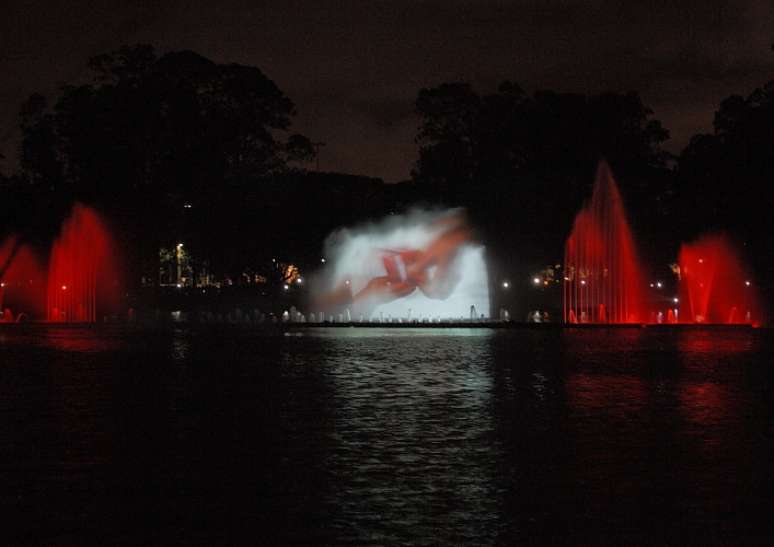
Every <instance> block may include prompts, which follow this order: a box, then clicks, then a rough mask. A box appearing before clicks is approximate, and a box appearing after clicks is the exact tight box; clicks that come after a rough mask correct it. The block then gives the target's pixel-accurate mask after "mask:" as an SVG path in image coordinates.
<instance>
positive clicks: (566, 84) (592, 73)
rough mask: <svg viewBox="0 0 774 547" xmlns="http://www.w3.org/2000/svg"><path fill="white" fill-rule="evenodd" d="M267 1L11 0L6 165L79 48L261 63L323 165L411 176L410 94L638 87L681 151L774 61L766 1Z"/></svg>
mask: <svg viewBox="0 0 774 547" xmlns="http://www.w3.org/2000/svg"><path fill="white" fill-rule="evenodd" d="M272 4H273V3H260V4H250V5H241V4H240V3H239V2H231V1H229V2H225V3H221V4H219V5H218V6H217V7H215V6H203V5H197V6H189V5H188V4H185V5H184V4H182V3H177V4H173V5H166V6H164V7H155V6H153V7H150V6H146V7H140V8H136V7H130V6H120V7H115V8H113V9H109V8H94V7H90V6H86V5H81V6H73V5H72V4H70V5H68V6H67V7H59V8H56V7H55V8H52V7H49V6H45V5H41V4H37V5H36V4H34V3H24V4H22V3H21V2H13V3H12V5H11V6H10V8H9V9H7V10H6V17H4V18H3V20H2V21H0V37H2V38H0V41H1V42H0V51H3V52H4V53H3V54H2V55H0V70H2V73H3V74H5V75H6V77H5V78H3V81H2V83H0V153H2V154H4V155H5V156H6V159H5V160H4V161H3V164H2V171H4V172H6V173H8V172H13V171H15V170H16V167H17V166H16V163H17V162H16V155H17V153H16V147H17V146H18V139H19V132H18V129H17V125H18V110H19V107H20V105H21V103H22V101H23V100H24V99H25V98H26V97H28V96H29V95H30V94H31V93H34V92H42V93H44V94H46V95H47V96H49V97H51V98H53V97H54V96H55V95H56V93H57V88H58V87H59V86H60V85H62V84H64V83H81V82H83V81H84V80H85V79H86V78H87V77H88V74H89V72H88V68H87V66H86V60H87V58H89V57H90V56H93V55H97V54H100V53H105V52H109V51H112V50H115V49H117V48H118V47H120V46H121V45H124V44H133V43H149V44H152V45H154V46H155V47H156V48H157V50H158V51H159V53H162V54H163V53H166V52H168V51H175V50H192V51H196V52H197V53H200V54H202V55H204V56H206V57H208V58H211V59H212V60H214V61H216V62H219V63H232V62H233V63H239V64H244V65H250V66H257V67H258V68H260V69H261V70H262V71H263V72H264V73H265V74H266V75H267V76H268V77H269V78H271V79H272V80H274V81H275V82H276V83H277V85H278V86H279V87H280V88H281V89H282V90H283V91H285V92H286V93H287V95H288V96H289V97H290V98H291V99H292V100H293V102H294V103H295V105H296V109H297V111H298V115H297V116H296V117H295V119H294V120H293V125H292V127H291V129H292V130H293V131H297V132H300V133H303V134H305V135H308V136H309V137H310V138H312V139H313V140H320V141H323V142H325V143H326V146H325V147H324V148H323V149H322V151H321V154H320V167H321V169H322V170H323V171H337V172H345V173H356V174H363V175H369V176H374V177H379V178H382V179H384V180H385V181H387V182H397V181H400V180H405V179H407V178H408V177H409V173H410V170H411V168H412V166H413V165H414V162H415V161H416V159H417V152H418V147H417V145H416V144H415V142H414V138H415V136H416V133H417V128H418V125H419V118H418V116H417V115H416V114H415V112H414V101H415V100H416V97H417V93H418V92H419V90H420V89H422V88H425V87H431V86H436V85H438V84H440V83H442V82H445V81H455V80H465V81H469V82H470V83H471V84H472V85H473V86H474V87H475V88H476V89H477V91H479V92H480V93H489V92H492V91H494V90H495V89H496V86H497V84H498V83H499V82H500V81H502V80H506V79H508V80H511V81H514V82H516V83H518V84H519V85H521V86H522V87H524V89H525V90H526V91H527V92H528V93H532V92H534V91H536V90H538V89H551V90H556V91H560V92H578V93H583V94H595V93H600V92H603V91H616V92H626V91H629V90H634V91H637V92H638V93H639V94H640V96H641V97H642V99H643V102H644V103H645V104H646V105H647V106H649V107H650V108H652V109H653V111H654V116H653V117H654V118H655V119H658V120H661V121H662V123H663V125H664V126H665V127H666V128H667V129H668V130H669V131H670V133H671V138H670V139H669V140H668V141H667V142H666V143H665V148H666V149H667V150H668V151H670V152H672V153H679V152H680V151H681V150H682V148H683V147H684V146H685V145H686V144H687V142H688V139H689V138H690V137H691V136H692V135H694V134H697V133H702V132H710V131H711V128H712V119H713V115H714V112H715V111H716V110H717V108H718V105H719V103H720V101H721V100H722V99H724V98H725V97H727V96H729V95H732V94H741V95H745V96H746V95H747V94H748V93H749V92H750V91H752V90H753V89H755V88H757V87H760V86H762V85H763V84H764V83H765V82H767V81H768V80H770V79H771V74H772V68H774V53H772V51H771V42H772V39H773V37H772V36H771V35H770V33H769V31H768V29H770V28H771V24H772V23H774V10H772V9H771V8H770V7H769V6H767V4H766V2H763V1H761V0H748V1H744V2H741V3H740V2H734V3H731V2H724V1H714V2H709V3H707V2H702V3H699V2H695V1H690V2H684V3H681V4H680V5H679V6H674V5H669V4H666V3H664V4H663V5H662V4H660V3H659V4H658V5H657V4H656V3H654V2H650V3H648V5H646V6H630V5H626V6H619V5H616V3H613V2H604V1H602V2H595V3H594V5H593V6H590V7H589V6H588V5H587V4H586V3H581V2H544V3H541V4H540V5H537V4H534V3H525V2H517V3H514V4H510V3H505V2H498V1H491V2H485V3H472V2H464V1H456V2H445V3H443V4H441V3H434V2H425V3H421V4H419V5H415V4H414V3H410V2H405V3H404V2H392V3H390V4H376V5H363V4H360V3H357V2H342V3H335V4H334V3H324V4H316V5H314V6H302V5H301V4H300V3H298V4H295V3H281V4H276V5H272Z"/></svg>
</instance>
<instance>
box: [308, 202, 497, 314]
mask: <svg viewBox="0 0 774 547" xmlns="http://www.w3.org/2000/svg"><path fill="white" fill-rule="evenodd" d="M464 219H465V217H464V214H463V212H462V210H459V209H453V210H447V211H420V210H414V211H412V212H410V213H407V214H404V215H390V216H389V217H387V218H385V219H383V220H382V221H380V222H378V223H372V224H368V225H364V226H358V227H355V228H345V229H341V230H339V231H337V232H335V233H333V234H332V235H331V236H329V238H328V240H327V241H326V252H325V256H326V257H327V260H328V261H329V265H328V267H329V268H330V272H329V277H327V279H326V280H325V281H324V287H323V290H322V291H321V292H323V293H324V294H320V295H318V296H319V297H320V298H321V299H325V297H326V296H328V297H329V296H330V295H334V294H335V295H337V298H339V299H338V300H337V305H338V306H339V307H340V308H341V307H346V308H347V309H349V310H350V312H351V314H352V316H353V317H358V316H360V315H361V314H362V315H363V316H364V317H365V318H367V319H378V318H380V317H393V318H409V317H411V318H416V317H435V318H442V319H447V318H448V319H451V318H454V319H459V318H460V317H465V318H469V317H470V316H471V313H472V311H473V310H471V306H473V307H474V308H475V310H474V311H475V314H476V317H478V316H480V315H484V316H485V317H488V316H489V287H488V274H487V270H486V263H485V260H484V247H483V246H481V245H480V244H478V243H477V242H475V241H473V240H472V239H471V236H470V231H469V229H468V227H467V225H466V223H465V220H464ZM418 264H420V265H418ZM509 285H510V284H509V283H508V282H507V281H505V282H503V284H502V286H503V287H505V288H507V287H508V286H509ZM343 287H346V294H348V295H349V296H348V298H346V299H345V298H341V294H342V288H343ZM409 310H411V311H410V312H409Z"/></svg>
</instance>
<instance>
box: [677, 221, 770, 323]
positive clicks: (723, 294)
mask: <svg viewBox="0 0 774 547" xmlns="http://www.w3.org/2000/svg"><path fill="white" fill-rule="evenodd" d="M678 264H679V266H680V270H679V282H680V297H681V298H680V305H681V310H680V311H681V317H680V319H681V320H682V321H686V322H692V323H755V322H758V321H760V305H759V303H760V300H759V298H758V295H757V291H756V289H755V286H754V285H753V283H752V281H751V280H750V276H749V274H748V273H746V272H747V269H746V268H745V267H744V265H743V263H742V261H741V259H740V257H739V254H738V253H737V251H736V248H735V246H734V245H733V243H732V242H731V240H730V239H729V238H728V237H727V236H726V235H724V234H709V235H704V236H702V237H700V238H699V239H697V240H696V241H694V242H692V243H684V244H683V245H682V246H681V247H680V255H679V259H678Z"/></svg>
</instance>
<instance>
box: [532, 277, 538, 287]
mask: <svg viewBox="0 0 774 547" xmlns="http://www.w3.org/2000/svg"><path fill="white" fill-rule="evenodd" d="M532 282H533V283H534V284H535V285H540V278H539V277H533V278H532Z"/></svg>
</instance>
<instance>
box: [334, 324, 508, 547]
mask: <svg viewBox="0 0 774 547" xmlns="http://www.w3.org/2000/svg"><path fill="white" fill-rule="evenodd" d="M471 333H473V334H471ZM361 335H362V336H361ZM322 336H325V337H326V338H327V340H326V342H327V344H329V347H330V352H329V353H328V354H327V355H328V356H329V358H328V359H327V360H326V361H325V362H324V364H323V368H324V373H325V374H326V375H328V376H330V378H331V380H332V387H333V389H334V394H333V396H334V400H333V401H332V402H331V406H332V408H333V409H334V415H333V420H334V421H333V424H332V427H331V429H330V433H329V434H330V440H331V446H332V449H333V450H332V453H331V454H330V455H329V460H328V469H329V473H331V475H332V476H333V477H334V478H335V485H336V486H335V488H333V489H332V490H331V491H330V493H329V498H328V501H327V503H328V504H329V506H330V511H331V512H332V514H333V515H334V517H333V518H332V521H331V526H332V527H333V528H334V529H335V530H336V531H337V535H338V536H339V538H340V540H343V541H345V542H352V543H355V544H364V543H372V542H376V543H387V544H395V543H404V542H411V541H412V540H413V539H415V538H417V537H421V538H432V537H436V538H437V539H438V540H439V541H444V540H445V541H446V542H455V541H456V542H462V543H465V542H474V541H478V542H483V543H486V542H487V541H492V540H493V538H495V537H496V536H497V533H498V524H499V521H498V519H497V518H496V515H497V508H498V506H499V499H500V489H499V486H498V481H497V478H496V462H497V461H498V460H499V459H500V458H501V454H502V453H501V449H500V448H499V445H498V442H497V440H496V438H495V437H494V431H493V422H492V416H491V404H492V388H493V384H492V376H491V373H490V363H491V353H490V344H489V337H490V336H491V333H490V332H489V331H464V332H461V333H445V334H439V333H436V334H435V335H432V334H428V333H427V332H426V331H423V330H421V329H418V332H417V335H416V336H415V335H414V333H407V332H403V333H402V334H396V331H395V330H390V329H385V330H384V331H374V330H370V329H368V330H364V331H358V330H355V331H350V332H347V333H346V335H345V336H340V337H339V336H337V337H330V338H329V334H328V333H323V334H322ZM439 533H440V534H441V535H438V534H439ZM487 538H489V539H488V540H487Z"/></svg>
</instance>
